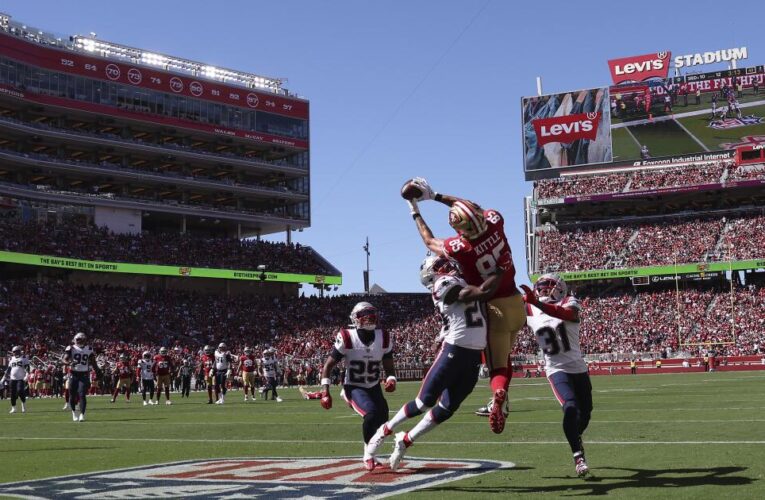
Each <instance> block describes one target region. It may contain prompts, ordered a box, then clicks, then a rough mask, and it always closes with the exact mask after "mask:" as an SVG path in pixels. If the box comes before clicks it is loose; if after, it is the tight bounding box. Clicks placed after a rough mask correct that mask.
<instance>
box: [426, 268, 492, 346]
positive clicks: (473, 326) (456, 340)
mask: <svg viewBox="0 0 765 500" xmlns="http://www.w3.org/2000/svg"><path fill="white" fill-rule="evenodd" d="M466 286H467V283H465V280H463V279H462V278H458V277H457V276H441V277H440V278H438V279H437V280H436V283H435V284H434V285H433V303H434V304H435V305H436V308H438V312H439V314H441V321H442V322H443V326H442V327H441V333H440V334H439V335H438V338H439V339H441V340H443V341H444V342H446V343H447V344H452V345H456V346H459V347H465V348H467V349H476V350H482V349H485V348H486V313H485V310H484V306H483V305H482V304H480V303H479V302H477V301H476V302H470V303H465V302H458V301H455V302H453V303H451V304H446V303H445V302H444V299H445V298H446V295H447V294H448V293H449V290H452V289H453V288H454V287H460V288H464V287H466Z"/></svg>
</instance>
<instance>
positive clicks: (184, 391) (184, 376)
mask: <svg viewBox="0 0 765 500" xmlns="http://www.w3.org/2000/svg"><path fill="white" fill-rule="evenodd" d="M191 372H192V367H191V363H190V362H189V360H188V358H186V359H184V360H183V362H182V363H181V366H179V367H178V378H179V379H180V380H181V385H180V389H181V397H184V396H186V397H187V398H188V397H189V394H190V393H191Z"/></svg>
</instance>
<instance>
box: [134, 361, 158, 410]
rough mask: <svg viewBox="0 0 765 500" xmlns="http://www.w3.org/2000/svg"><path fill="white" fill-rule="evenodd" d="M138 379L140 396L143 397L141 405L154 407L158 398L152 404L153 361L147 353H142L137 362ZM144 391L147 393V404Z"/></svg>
mask: <svg viewBox="0 0 765 500" xmlns="http://www.w3.org/2000/svg"><path fill="white" fill-rule="evenodd" d="M136 371H137V372H138V373H137V375H138V379H139V380H140V381H141V396H142V397H143V405H144V406H146V405H156V404H159V397H157V402H156V403H155V402H154V360H153V359H152V358H151V353H150V352H149V351H144V352H143V354H142V355H141V360H140V361H139V362H138V368H137V370H136ZM146 391H149V402H148V403H147V402H146Z"/></svg>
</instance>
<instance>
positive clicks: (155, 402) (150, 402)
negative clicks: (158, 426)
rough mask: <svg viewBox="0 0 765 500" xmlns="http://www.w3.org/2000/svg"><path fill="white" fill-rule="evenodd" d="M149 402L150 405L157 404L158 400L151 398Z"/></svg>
mask: <svg viewBox="0 0 765 500" xmlns="http://www.w3.org/2000/svg"><path fill="white" fill-rule="evenodd" d="M149 404H150V405H158V404H159V400H156V401H153V400H151V401H149Z"/></svg>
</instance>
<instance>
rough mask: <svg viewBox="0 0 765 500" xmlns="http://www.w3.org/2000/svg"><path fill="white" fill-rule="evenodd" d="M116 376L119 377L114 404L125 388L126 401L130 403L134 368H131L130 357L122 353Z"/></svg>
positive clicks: (113, 399)
mask: <svg viewBox="0 0 765 500" xmlns="http://www.w3.org/2000/svg"><path fill="white" fill-rule="evenodd" d="M114 375H116V376H117V378H118V381H117V383H116V384H115V386H114V393H113V394H112V403H114V402H115V401H117V395H119V393H120V390H121V389H122V388H123V387H124V388H125V400H126V401H127V402H128V403H129V402H130V387H131V386H132V385H133V367H132V366H130V357H129V356H128V355H127V354H125V353H122V354H120V360H119V361H118V362H117V365H116V366H115V367H114Z"/></svg>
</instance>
